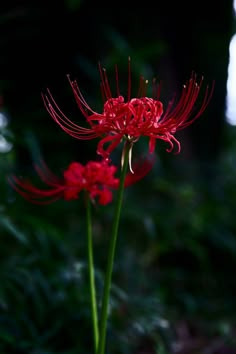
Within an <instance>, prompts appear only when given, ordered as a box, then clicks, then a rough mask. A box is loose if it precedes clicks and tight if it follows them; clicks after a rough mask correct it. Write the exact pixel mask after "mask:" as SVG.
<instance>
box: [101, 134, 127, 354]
mask: <svg viewBox="0 0 236 354" xmlns="http://www.w3.org/2000/svg"><path fill="white" fill-rule="evenodd" d="M131 147H132V145H131V144H130V142H128V141H126V143H125V146H124V155H123V156H124V160H123V164H122V167H121V175H120V184H119V189H118V194H117V200H116V205H115V212H114V219H113V225H112V232H111V238H110V243H109V249H108V261H107V270H106V275H105V281H104V289H103V298H102V309H101V319H100V337H99V345H98V351H97V354H104V353H105V346H106V332H107V318H108V308H109V298H110V289H111V280H112V271H113V264H114V256H115V249H116V241H117V235H118V228H119V221H120V214H121V206H122V202H123V194H124V184H125V175H126V172H127V168H128V162H129V151H130V149H131Z"/></svg>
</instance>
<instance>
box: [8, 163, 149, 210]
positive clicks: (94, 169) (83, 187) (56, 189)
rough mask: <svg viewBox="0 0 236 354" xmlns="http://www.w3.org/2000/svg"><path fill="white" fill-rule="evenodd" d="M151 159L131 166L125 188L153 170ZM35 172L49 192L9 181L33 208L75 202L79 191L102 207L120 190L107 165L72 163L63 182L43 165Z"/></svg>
mask: <svg viewBox="0 0 236 354" xmlns="http://www.w3.org/2000/svg"><path fill="white" fill-rule="evenodd" d="M153 164H154V159H153V158H149V159H143V160H140V161H139V163H137V164H134V173H128V175H127V176H126V179H125V187H127V186H129V185H131V184H133V183H136V182H137V181H138V180H140V179H142V178H143V177H144V176H145V175H146V174H147V173H148V172H149V171H150V170H151V169H152V167H153ZM35 168H36V171H37V173H38V175H39V177H40V178H41V180H42V181H43V182H44V183H45V184H46V185H47V186H49V187H50V188H49V189H47V190H42V189H40V188H37V187H35V186H34V185H33V184H32V183H31V182H30V181H29V180H26V179H21V178H18V177H16V176H11V177H10V178H8V181H9V183H10V185H11V186H12V187H13V188H14V189H15V190H16V191H17V192H18V193H19V194H21V195H22V196H23V197H24V198H25V199H27V200H29V201H30V202H32V203H35V204H47V203H51V202H54V201H56V200H58V199H60V198H64V199H65V200H73V199H78V198H79V194H80V192H81V191H87V193H88V194H89V196H90V198H91V200H95V199H97V200H98V203H99V204H101V205H106V204H108V203H110V202H111V201H112V190H114V189H117V188H118V186H119V179H118V178H116V177H115V173H116V172H117V168H116V166H114V165H111V164H110V163H109V162H107V161H105V160H103V161H101V162H97V161H89V162H88V163H87V164H86V165H85V166H83V165H82V164H80V163H79V162H72V163H71V164H70V165H69V167H68V169H67V170H65V171H64V174H63V177H64V178H62V179H60V178H58V177H57V176H55V175H54V174H53V173H52V172H51V171H50V170H49V168H48V167H47V166H46V164H45V163H41V166H39V165H37V166H36V167H35Z"/></svg>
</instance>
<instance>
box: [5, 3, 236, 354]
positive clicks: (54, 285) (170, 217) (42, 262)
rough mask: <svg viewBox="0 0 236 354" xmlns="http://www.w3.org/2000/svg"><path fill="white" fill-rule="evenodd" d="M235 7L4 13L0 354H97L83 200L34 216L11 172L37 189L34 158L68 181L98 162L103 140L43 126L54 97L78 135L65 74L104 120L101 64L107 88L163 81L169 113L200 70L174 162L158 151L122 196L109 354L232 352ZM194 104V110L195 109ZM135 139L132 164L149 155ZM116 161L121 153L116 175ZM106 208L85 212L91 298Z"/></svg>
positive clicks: (97, 6)
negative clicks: (209, 90)
mask: <svg viewBox="0 0 236 354" xmlns="http://www.w3.org/2000/svg"><path fill="white" fill-rule="evenodd" d="M235 22H236V21H235V10H234V3H233V1H228V0H227V1H225V2H224V4H220V5H219V4H217V3H216V2H215V1H211V0H208V1H206V0H205V1H203V0H199V1H198V2H197V3H196V4H192V3H191V2H184V1H178V2H174V3H171V2H167V1H160V2H155V4H153V3H152V2H149V1H146V2H144V3H140V4H138V3H136V2H135V3H132V2H127V1H126V2H125V1H123V0H121V1H119V2H116V3H111V2H109V1H100V2H93V1H91V0H81V1H80V0H64V1H62V0H58V1H37V0H35V1H34V2H32V1H15V2H14V1H8V2H5V4H1V11H0V53H1V54H0V97H1V100H0V108H1V114H0V236H1V248H0V353H1V354H8V353H14V354H15V353H17V354H18V353H22V354H29V353H30V354H54V353H60V354H75V353H83V354H90V353H92V352H93V345H92V341H91V336H90V331H91V318H90V312H89V296H88V272H87V259H86V229H85V225H84V212H85V211H84V205H83V200H82V199H79V200H76V201H73V202H65V201H63V200H60V201H58V202H55V203H54V204H50V205H47V206H38V205H32V204H30V203H29V202H27V201H26V200H24V199H23V198H22V197H21V196H19V195H17V194H16V193H15V191H13V190H12V189H11V187H10V186H9V185H8V183H7V181H6V178H7V176H8V175H10V174H15V175H17V176H24V177H26V178H30V179H31V180H32V181H33V182H34V183H35V184H37V185H38V186H40V184H38V183H39V178H38V176H37V175H36V172H35V170H34V163H37V162H38V161H39V159H40V158H43V159H44V160H45V161H46V163H47V164H48V166H49V167H50V168H51V169H52V170H53V171H54V172H55V174H57V175H58V176H61V175H62V173H63V170H65V169H66V168H67V166H68V165H69V163H70V162H72V161H79V162H82V163H85V162H87V161H88V160H89V159H96V153H95V152H96V144H97V141H90V142H84V141H78V140H76V139H73V138H72V137H70V136H68V135H67V134H65V133H64V132H63V131H62V130H61V129H60V128H59V126H58V125H56V123H55V122H54V121H53V120H52V119H51V117H50V116H49V115H48V113H47V112H46V109H45V107H44V105H43V102H42V99H41V92H44V91H45V90H46V88H47V87H49V88H50V90H51V91H52V93H53V94H54V96H55V98H56V100H57V102H58V103H59V104H60V107H61V108H62V110H63V111H64V112H65V113H66V114H67V115H68V116H69V117H71V118H72V119H75V121H77V122H82V121H83V117H82V115H81V113H80V112H79V110H78V109H77V106H76V103H75V101H74V99H73V95H72V92H71V89H70V87H69V83H68V81H67V78H66V75H67V74H70V76H71V78H73V79H77V80H78V83H79V86H80V88H81V90H82V92H83V94H84V96H85V98H86V100H87V101H88V102H89V104H90V105H91V106H92V107H93V108H94V109H95V110H100V109H101V107H102V106H101V104H102V101H101V94H100V87H99V85H100V78H99V72H98V62H101V63H102V66H104V67H106V69H107V72H108V75H109V78H110V79H111V86H112V87H113V88H114V89H115V75H114V66H115V64H117V65H118V67H119V73H120V74H119V77H120V86H121V90H122V92H124V95H125V93H126V91H125V90H126V87H127V67H128V57H129V56H130V57H131V68H132V92H133V95H135V94H136V93H137V90H138V81H139V77H140V74H142V75H144V76H145V78H146V79H149V81H151V80H152V78H153V77H156V78H157V80H158V81H161V82H162V91H161V97H162V100H163V102H164V103H165V102H167V101H168V100H169V99H170V98H171V97H172V96H173V94H174V93H178V92H180V90H181V87H182V85H183V84H184V83H185V82H186V81H187V80H188V79H189V78H190V76H191V72H192V71H195V72H196V73H197V74H198V75H199V78H200V77H201V76H202V75H203V76H204V84H203V90H202V94H204V90H205V88H206V86H207V85H208V84H209V85H210V86H211V85H212V82H213V81H214V80H215V90H214V94H213V97H212V99H211V102H210V104H209V106H208V108H207V110H206V111H205V112H204V114H203V115H202V116H201V117H200V118H199V119H198V120H197V121H196V122H195V123H194V124H193V125H192V126H190V127H189V128H187V129H185V130H184V131H181V132H179V133H178V135H177V137H178V138H179V139H180V141H181V145H182V151H181V153H180V154H179V155H175V154H173V153H171V154H169V153H167V152H166V145H165V144H164V143H163V142H158V144H157V148H156V153H157V163H156V164H155V166H154V169H153V170H152V171H151V172H150V174H149V175H148V176H146V177H145V178H144V179H143V180H142V181H140V182H139V183H138V184H136V185H133V186H131V187H129V188H128V189H126V191H125V198H124V207H123V210H122V220H121V225H120V232H119V239H118V245H117V253H116V259H115V267H114V277H113V286H112V291H111V295H112V296H111V304H110V321H109V327H108V351H107V352H108V353H110V354H144V353H145V354H154V353H158V354H172V353H173V354H175V353H177V354H198V353H201V354H235V353H236V327H235V325H236V323H235V317H236V310H235V306H236V300H235V297H236V280H235V266H236V219H235V210H236V209H235V208H236V130H235V129H236V128H235V125H236V108H235V104H236V76H235V71H236V56H235V46H236V45H235V37H234V35H235V33H236V26H235ZM200 102H201V97H199V104H200ZM147 149H148V147H147V141H146V140H145V139H141V140H140V141H139V142H138V143H137V144H136V145H135V149H134V157H135V156H136V157H138V156H139V155H140V154H143V153H147ZM120 153H121V152H120V151H119V149H117V151H116V152H115V153H114V156H113V157H114V160H116V161H119V157H120ZM112 212H113V205H109V206H106V207H100V206H97V207H96V208H94V209H93V218H94V247H95V264H96V282H97V286H98V298H100V295H101V290H102V281H103V273H104V269H105V267H106V250H107V244H108V239H109V232H110V226H111V222H112Z"/></svg>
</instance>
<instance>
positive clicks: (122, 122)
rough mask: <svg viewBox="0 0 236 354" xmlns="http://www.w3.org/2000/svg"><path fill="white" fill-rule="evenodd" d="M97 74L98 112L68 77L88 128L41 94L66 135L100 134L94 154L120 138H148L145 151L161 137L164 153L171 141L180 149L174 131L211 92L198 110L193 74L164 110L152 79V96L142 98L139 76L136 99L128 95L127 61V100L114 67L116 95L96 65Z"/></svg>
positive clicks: (195, 112)
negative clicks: (100, 106)
mask: <svg viewBox="0 0 236 354" xmlns="http://www.w3.org/2000/svg"><path fill="white" fill-rule="evenodd" d="M99 70H100V76H101V91H102V96H103V98H104V107H103V112H102V113H97V112H95V111H94V110H93V109H92V108H91V107H90V106H89V105H88V103H87V102H86V100H85V99H84V97H83V95H82V93H81V91H80V88H79V86H78V84H77V82H76V81H72V80H71V79H70V78H69V76H68V80H69V83H70V85H71V88H72V90H73V93H74V97H75V99H76V102H77V104H78V107H79V109H80V110H81V112H82V113H83V115H84V116H85V118H86V120H87V123H88V124H89V127H88V128H86V127H82V126H80V125H77V124H76V123H74V122H72V121H71V120H70V119H69V118H68V117H67V116H65V114H64V113H63V112H62V111H61V110H60V108H59V106H58V105H57V103H56V101H55V100H54V98H53V96H52V94H51V92H50V91H49V90H48V93H47V94H45V95H43V100H44V103H45V106H46V108H47V110H48V112H49V113H50V115H51V116H52V118H53V119H54V120H55V121H56V122H57V123H58V124H59V125H60V127H61V128H62V129H63V130H64V131H65V132H66V133H68V134H69V135H71V136H73V137H74V138H77V139H82V140H89V139H94V138H97V137H100V138H101V140H100V141H99V143H98V147H97V153H98V154H100V155H101V156H103V157H104V158H107V157H108V156H109V155H110V153H111V152H112V151H113V150H114V149H115V148H116V147H117V146H118V145H119V144H120V142H121V140H122V139H123V138H125V139H127V140H129V141H130V142H131V144H132V143H134V142H136V141H137V140H138V139H139V138H140V136H147V137H149V152H150V153H152V152H153V151H154V150H155V145H156V140H157V139H161V140H164V141H166V142H167V143H169V149H167V151H168V152H170V151H172V150H173V148H174V144H176V145H177V153H178V152H180V142H179V141H178V140H177V139H176V138H175V136H174V134H175V133H176V131H177V130H180V129H183V128H186V127H187V126H188V125H190V124H192V123H193V121H194V120H196V119H197V118H198V117H199V116H200V115H201V114H202V113H203V112H204V110H205V108H206V107H207V105H208V103H209V101H210V98H211V96H212V93H213V87H214V85H213V86H212V89H211V90H209V87H207V88H206V91H205V94H204V98H203V101H202V103H201V105H200V107H199V109H198V110H196V109H195V103H196V101H197V98H198V96H199V92H200V89H201V86H202V82H203V77H202V78H201V79H200V81H199V82H198V81H197V77H196V74H195V73H193V74H192V76H191V78H190V80H189V81H188V82H187V83H186V84H185V85H184V86H183V89H182V93H181V96H180V98H179V101H178V102H177V103H175V99H172V100H171V101H170V102H169V104H168V105H167V107H166V108H165V109H164V108H163V104H162V102H161V101H159V96H160V90H159V88H158V86H157V84H156V83H155V80H153V88H154V91H155V97H153V98H149V97H146V86H147V81H145V80H144V78H143V77H141V78H140V87H139V93H138V95H137V97H136V98H131V70H130V60H129V70H128V74H129V75H128V97H127V100H125V98H124V97H123V96H121V94H120V91H119V79H118V70H117V68H116V83H117V92H116V97H113V96H112V93H111V89H110V85H109V82H108V77H107V74H106V71H105V69H104V70H102V69H101V67H100V66H99ZM105 144H108V146H107V147H105Z"/></svg>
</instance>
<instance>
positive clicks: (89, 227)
mask: <svg viewBox="0 0 236 354" xmlns="http://www.w3.org/2000/svg"><path fill="white" fill-rule="evenodd" d="M85 202H86V226H87V247H88V248H87V250H88V269H89V289H90V303H91V315H92V324H93V340H94V348H95V352H96V351H97V347H98V340H99V330H98V315H97V300H96V286H95V275H94V260H93V239H92V222H91V220H92V218H91V202H90V198H89V195H88V193H87V192H85Z"/></svg>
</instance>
